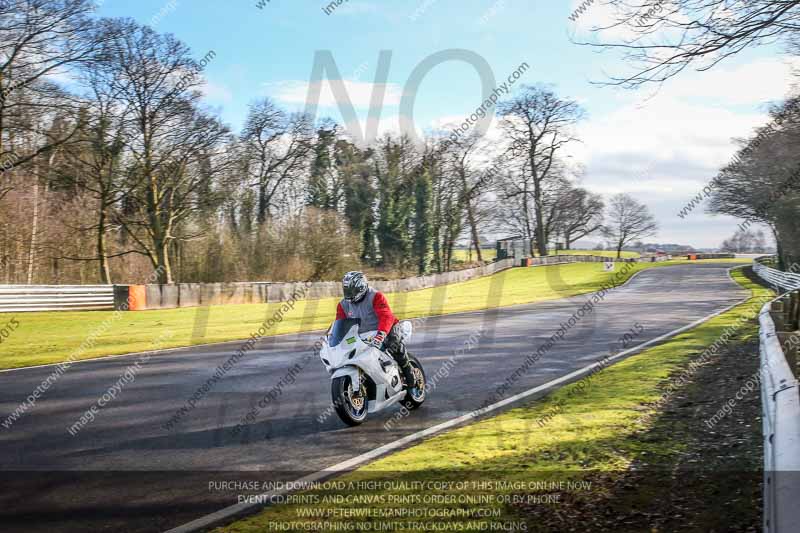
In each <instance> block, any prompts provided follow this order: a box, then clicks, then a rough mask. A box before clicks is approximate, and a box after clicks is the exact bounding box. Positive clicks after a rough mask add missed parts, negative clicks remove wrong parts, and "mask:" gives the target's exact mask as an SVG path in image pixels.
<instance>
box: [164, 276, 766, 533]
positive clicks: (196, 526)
mask: <svg viewBox="0 0 800 533" xmlns="http://www.w3.org/2000/svg"><path fill="white" fill-rule="evenodd" d="M734 268H740V267H731V268H729V269H728V276H729V277H730V273H731V270H733V269H734ZM630 279H633V277H631V278H630ZM630 279H629V280H628V281H630ZM750 298H751V295H748V296H747V298H744V299H743V300H741V301H739V302H737V303H735V304H733V305H730V306H728V307H726V308H725V309H722V310H720V311H716V312H714V313H712V314H710V315H707V316H705V317H703V318H701V319H699V320H695V321H694V322H692V323H691V324H688V325H686V326H683V327H680V328H678V329H675V330H673V331H670V332H669V333H665V334H663V335H660V336H658V337H656V338H654V339H651V340H649V341H647V342H643V343H642V344H639V345H638V346H634V347H633V348H629V349H627V350H625V351H623V352H620V353H618V354H617V355H615V356H613V357H610V358H608V359H607V360H608V361H617V360H619V359H621V358H623V357H625V356H627V355H630V354H632V353H634V352H638V351H640V350H642V349H643V348H646V347H648V346H651V345H653V344H657V343H659V342H661V341H663V340H666V339H668V338H670V337H674V336H675V335H678V334H680V333H683V332H684V331H686V330H689V329H692V328H694V327H697V326H699V325H700V324H702V323H704V322H708V321H709V320H711V319H712V318H715V317H717V316H719V315H721V314H723V313H726V312H728V311H730V310H731V309H733V308H734V307H736V306H739V305H742V304H743V303H745V302H747V301H748V300H749V299H750ZM598 366H600V365H599V363H597V362H595V363H593V364H591V365H588V366H585V367H583V368H581V369H578V370H575V371H574V372H570V373H569V374H566V375H564V376H561V377H560V378H557V379H554V380H552V381H548V382H547V383H545V384H543V385H538V386H536V387H533V388H532V389H528V390H526V391H523V392H520V393H519V394H515V395H514V396H510V397H508V398H506V399H504V400H500V401H499V402H496V403H493V404H492V405H489V406H487V407H483V408H481V409H476V410H475V411H472V412H470V413H467V414H465V415H462V416H459V417H457V418H453V419H451V420H448V421H446V422H442V423H441V424H437V425H435V426H431V427H429V428H427V429H424V430H422V431H418V432H416V433H412V434H411V435H407V436H405V437H402V438H400V439H397V440H395V441H393V442H390V443H388V444H384V445H383V446H380V447H378V448H375V449H374V450H371V451H368V452H366V453H363V454H361V455H358V456H356V457H353V458H352V459H348V460H347V461H343V462H341V463H339V464H336V465H333V466H330V467H328V468H326V469H324V470H320V471H318V472H315V473H313V474H309V475H308V476H305V477H302V478H300V479H298V480H296V481H293V482H291V483H289V485H294V486H302V485H304V484H305V485H310V484H312V483H315V482H320V481H324V480H325V479H327V478H330V477H332V476H333V475H335V474H338V473H341V472H346V471H348V470H352V469H353V468H354V467H356V466H360V465H363V464H364V463H368V462H370V461H373V460H375V459H377V458H379V457H381V456H383V455H387V454H388V453H390V452H393V451H396V450H398V449H400V448H403V447H404V446H406V445H408V444H411V443H414V442H416V441H419V440H422V439H424V438H425V437H430V436H432V435H435V434H437V433H441V432H442V431H444V430H447V429H450V428H453V427H456V426H458V425H460V424H463V423H464V422H469V421H471V420H474V419H477V418H479V417H481V416H483V415H485V414H486V413H490V412H492V411H496V410H498V409H501V408H502V407H505V406H507V405H509V404H512V403H514V402H517V401H518V400H521V399H523V398H527V397H528V396H531V395H533V394H536V393H539V392H547V391H549V390H551V389H553V388H556V387H558V386H560V385H563V384H566V383H567V382H569V381H572V380H574V379H576V378H579V377H583V376H584V375H586V374H589V373H590V372H591V371H592V370H593V369H594V368H596V367H598ZM601 368H602V367H601ZM290 492H292V491H289V490H276V491H270V492H265V493H263V494H260V495H259V496H257V498H258V499H261V500H268V499H270V498H272V497H273V496H281V495H285V494H288V493H290ZM263 507H265V505H264V504H260V503H240V504H236V505H231V506H230V507H226V508H224V509H221V510H219V511H217V512H215V513H211V514H209V515H206V516H203V517H201V518H198V519H197V520H193V521H191V522H189V523H188V524H184V525H182V526H178V527H176V528H174V529H170V530H169V531H168V532H167V533H192V532H195V531H200V530H203V529H206V528H209V527H213V526H216V525H219V524H222V523H224V522H227V521H230V520H232V519H234V518H237V517H239V516H242V515H245V514H248V513H250V512H253V511H255V510H256V509H260V508H263Z"/></svg>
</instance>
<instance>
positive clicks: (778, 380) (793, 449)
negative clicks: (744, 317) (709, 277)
mask: <svg viewBox="0 0 800 533" xmlns="http://www.w3.org/2000/svg"><path fill="white" fill-rule="evenodd" d="M753 270H754V271H755V272H756V274H758V276H759V277H761V278H762V279H764V280H765V281H767V282H768V283H770V284H771V285H773V286H775V287H777V288H778V289H780V290H782V291H788V290H792V289H798V288H800V275H797V274H792V273H788V272H781V271H779V270H775V269H773V268H770V267H768V266H766V265H763V264H762V263H760V262H759V261H754V265H753ZM779 298H782V297H779ZM779 298H776V300H777V299H779ZM774 301H775V300H773V301H770V302H768V303H766V304H765V305H764V307H763V308H762V309H761V312H760V313H759V316H758V320H759V326H760V327H759V348H760V349H759V352H760V373H761V406H762V407H761V409H762V426H763V438H764V531H767V532H771V533H784V532H795V531H800V506H798V505H797V499H798V497H799V496H800V392H798V386H797V385H798V383H797V379H796V378H795V374H794V371H793V369H792V367H791V366H790V364H789V361H788V360H787V358H786V354H784V352H783V347H782V346H781V340H780V338H779V336H778V333H777V331H776V328H775V322H774V321H773V320H772V317H771V316H770V311H771V309H772V304H773V302H774Z"/></svg>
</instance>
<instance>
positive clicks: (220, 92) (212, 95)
mask: <svg viewBox="0 0 800 533" xmlns="http://www.w3.org/2000/svg"><path fill="white" fill-rule="evenodd" d="M200 91H201V92H202V93H203V95H205V97H206V98H208V99H209V100H214V101H218V102H224V103H231V102H233V92H232V91H231V90H230V89H228V87H226V86H224V85H220V84H217V83H213V82H210V81H207V80H206V81H205V82H204V83H203V85H202V86H201V87H200Z"/></svg>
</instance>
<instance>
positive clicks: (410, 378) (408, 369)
mask: <svg viewBox="0 0 800 533" xmlns="http://www.w3.org/2000/svg"><path fill="white" fill-rule="evenodd" d="M400 370H402V371H403V379H404V380H405V382H406V387H407V388H409V389H413V388H414V387H416V385H417V377H416V376H415V375H414V367H413V366H411V363H409V361H408V357H406V363H405V364H404V365H401V366H400Z"/></svg>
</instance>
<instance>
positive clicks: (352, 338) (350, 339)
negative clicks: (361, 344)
mask: <svg viewBox="0 0 800 533" xmlns="http://www.w3.org/2000/svg"><path fill="white" fill-rule="evenodd" d="M355 342H356V338H355V337H350V338H349V339H347V344H355Z"/></svg>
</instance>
